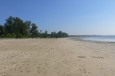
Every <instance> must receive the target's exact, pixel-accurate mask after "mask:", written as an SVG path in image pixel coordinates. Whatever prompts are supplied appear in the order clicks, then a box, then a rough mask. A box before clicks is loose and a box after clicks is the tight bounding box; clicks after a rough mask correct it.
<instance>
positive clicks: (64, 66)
mask: <svg viewBox="0 0 115 76" xmlns="http://www.w3.org/2000/svg"><path fill="white" fill-rule="evenodd" d="M0 76H115V43H95V42H86V41H74V40H70V39H68V38H67V39H7V40H0Z"/></svg>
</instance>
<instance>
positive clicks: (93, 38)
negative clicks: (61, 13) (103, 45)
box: [73, 35, 115, 42]
mask: <svg viewBox="0 0 115 76" xmlns="http://www.w3.org/2000/svg"><path fill="white" fill-rule="evenodd" d="M73 38H74V39H75V38H76V39H80V40H87V41H99V42H115V35H106V36H92V35H90V36H76V37H73Z"/></svg>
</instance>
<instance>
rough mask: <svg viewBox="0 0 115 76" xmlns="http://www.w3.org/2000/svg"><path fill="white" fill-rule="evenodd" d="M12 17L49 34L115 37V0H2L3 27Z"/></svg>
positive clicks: (0, 7)
mask: <svg viewBox="0 0 115 76" xmlns="http://www.w3.org/2000/svg"><path fill="white" fill-rule="evenodd" d="M9 16H13V17H19V18H21V19H23V20H25V21H26V20H30V21H32V22H33V23H36V24H37V26H38V29H39V30H43V31H45V30H47V31H49V33H50V32H51V31H59V30H61V31H64V32H67V33H68V34H70V35H115V0H0V24H4V23H5V19H7V18H8V17H9Z"/></svg>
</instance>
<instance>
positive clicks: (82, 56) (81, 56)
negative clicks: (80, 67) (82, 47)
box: [78, 56, 86, 58]
mask: <svg viewBox="0 0 115 76" xmlns="http://www.w3.org/2000/svg"><path fill="white" fill-rule="evenodd" d="M78 58H86V56H78Z"/></svg>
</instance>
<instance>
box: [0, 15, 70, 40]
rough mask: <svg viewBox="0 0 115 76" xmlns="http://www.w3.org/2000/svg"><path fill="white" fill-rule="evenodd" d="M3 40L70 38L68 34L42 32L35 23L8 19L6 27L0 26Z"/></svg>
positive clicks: (0, 35) (14, 18)
mask: <svg viewBox="0 0 115 76" xmlns="http://www.w3.org/2000/svg"><path fill="white" fill-rule="evenodd" d="M0 37H1V38H39V37H40V38H62V37H68V34H67V33H65V32H62V31H59V32H51V33H50V34H48V31H47V30H46V31H45V32H42V31H41V30H40V31H39V30H38V27H37V25H36V24H35V23H32V22H31V21H23V20H22V19H20V18H19V17H12V16H9V18H7V19H6V22H5V23H4V25H0Z"/></svg>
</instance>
